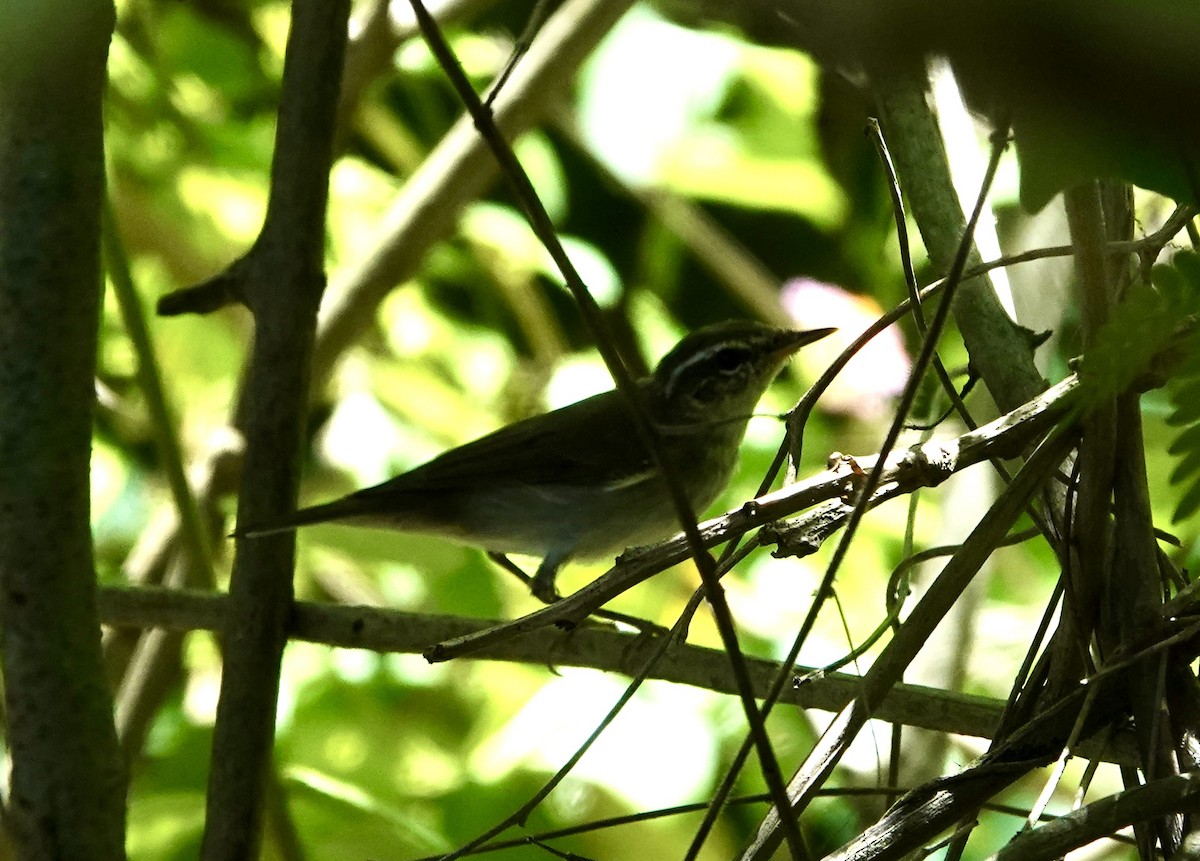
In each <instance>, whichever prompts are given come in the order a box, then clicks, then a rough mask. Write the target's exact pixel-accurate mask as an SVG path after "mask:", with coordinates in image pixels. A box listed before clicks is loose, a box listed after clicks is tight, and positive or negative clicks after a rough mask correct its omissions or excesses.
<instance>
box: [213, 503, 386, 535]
mask: <svg viewBox="0 0 1200 861" xmlns="http://www.w3.org/2000/svg"><path fill="white" fill-rule="evenodd" d="M367 508H368V504H367V503H366V502H364V500H362V499H358V498H355V497H354V496H346V497H343V498H342V499H337V500H334V501H333V502H326V503H324V504H323V505H312V506H309V507H308V508H301V509H299V510H298V511H293V512H291V513H290V514H285V515H283V516H282V517H277V518H275V519H273V520H269V521H266V522H262V523H251V524H246V525H241V524H239V525H238V528H237V529H235V530H234V531H233V532H231V533H230V535H229V537H230V538H262V537H264V536H267V535H278V534H279V533H282V532H291V531H293V530H295V529H297V528H298V527H301V526H309V525H311V524H314V523H330V522H333V521H337V520H350V519H353V518H355V517H361V516H362V515H363V514H365V513H367V511H366V510H365V509H367Z"/></svg>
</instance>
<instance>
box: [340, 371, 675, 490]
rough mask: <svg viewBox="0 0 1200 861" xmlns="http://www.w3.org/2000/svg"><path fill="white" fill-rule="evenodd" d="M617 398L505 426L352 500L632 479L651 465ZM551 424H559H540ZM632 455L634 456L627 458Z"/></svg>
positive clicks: (606, 397) (599, 398)
mask: <svg viewBox="0 0 1200 861" xmlns="http://www.w3.org/2000/svg"><path fill="white" fill-rule="evenodd" d="M620 397H621V396H620V395H619V394H618V393H617V392H615V391H612V392H605V393H603V394H600V395H596V396H594V397H591V398H587V399H586V400H582V401H579V402H578V403H574V404H571V405H570V406H566V407H563V408H562V409H560V410H555V411H554V412H553V413H550V414H548V415H547V416H536V417H534V418H530V419H526V420H524V421H520V422H517V423H515V424H511V425H508V426H506V427H503V428H500V429H499V430H497V431H495V432H493V433H491V434H489V435H487V436H485V437H482V438H480V439H478V440H475V441H474V442H470V443H467V444H466V445H463V446H459V447H458V448H455V449H451V450H450V451H448V452H446V453H445V454H443V455H441V456H439V457H436V458H434V459H433V460H431V461H429V462H428V463H426V464H424V465H422V466H418V467H416V468H415V469H413V470H411V471H409V472H406V473H404V474H403V475H400V476H397V477H396V478H393V479H392V480H390V481H387V482H384V483H383V484H379V485H376V486H375V487H370V488H367V489H366V490H361V491H359V492H358V493H356V494H354V496H361V497H370V496H375V495H376V494H387V493H395V492H398V491H409V490H414V491H415V490H424V491H438V490H453V489H456V488H460V487H471V486H479V485H487V484H531V485H537V484H545V483H554V484H565V485H579V484H596V483H605V482H611V481H619V480H622V479H624V478H627V477H628V475H629V473H630V472H631V471H633V472H637V471H641V470H648V469H649V468H650V465H651V460H650V456H649V454H648V453H647V452H646V451H645V447H644V446H643V445H642V443H641V440H640V439H639V438H638V435H637V431H636V428H635V426H634V423H633V417H632V415H631V413H630V411H629V408H628V407H627V406H626V405H625V404H624V403H623V402H621V401H620ZM550 416H553V417H555V418H557V419H559V420H558V421H555V420H553V419H550V420H549V421H547V419H548V417H550ZM631 449H633V450H635V451H636V454H634V455H633V456H632V457H631V456H630V455H631V451H630V450H631ZM614 453H616V454H617V455H618V456H616V457H614ZM631 467H633V469H632V470H631Z"/></svg>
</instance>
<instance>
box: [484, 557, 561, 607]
mask: <svg viewBox="0 0 1200 861" xmlns="http://www.w3.org/2000/svg"><path fill="white" fill-rule="evenodd" d="M487 557H488V559H491V560H492V561H493V562H495V563H496V564H497V565H499V566H500V567H501V568H503V569H504V570H505V571H507V572H508V573H509V574H512V575H513V576H514V577H516V578H517V579H518V580H520V581H521V582H522V583H524V584H525V585H526V586H527V587H528V588H529V590H530V591H531V592H532V591H533V583H534V579H533V578H532V577H530V576H529V575H528V574H526V573H525V572H524V571H523V570H522V569H521V566H520V565H518V564H517V563H516V562H513V561H512V560H511V559H509V558H508V556H506V555H505V554H503V553H496V552H494V551H492V550H488V551H487ZM534 594H535V596H536V594H537V593H536V592H535V593H534ZM547 603H548V602H547Z"/></svg>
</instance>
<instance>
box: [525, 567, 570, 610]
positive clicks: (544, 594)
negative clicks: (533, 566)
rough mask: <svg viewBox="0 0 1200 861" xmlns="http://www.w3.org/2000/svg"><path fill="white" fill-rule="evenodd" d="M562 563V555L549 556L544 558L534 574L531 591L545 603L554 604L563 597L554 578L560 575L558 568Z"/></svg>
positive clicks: (530, 586)
mask: <svg viewBox="0 0 1200 861" xmlns="http://www.w3.org/2000/svg"><path fill="white" fill-rule="evenodd" d="M562 563H563V558H562V557H561V556H558V555H551V556H547V557H546V558H544V559H543V560H542V564H541V565H539V566H538V569H537V571H535V572H534V574H533V580H532V581H531V582H530V584H529V591H531V592H532V593H533V597H535V598H537V599H538V600H539V601H541V602H542V603H543V604H553V603H554V602H555V601H557V600H559V599H560V598H561V597H562V596H561V595H559V594H558V588H557V587H556V586H555V585H554V579H555V578H556V577H557V576H558V569H559V567H560V566H561V565H562Z"/></svg>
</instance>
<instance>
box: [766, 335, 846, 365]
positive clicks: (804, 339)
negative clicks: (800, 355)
mask: <svg viewBox="0 0 1200 861" xmlns="http://www.w3.org/2000/svg"><path fill="white" fill-rule="evenodd" d="M836 331H837V329H836V328H829V329H808V330H805V331H802V332H793V331H781V332H780V333H779V346H778V347H777V348H776V349H775V354H776V355H777V356H779V357H780V358H781V359H782V358H784V357H785V356H790V355H791V354H792V353H794V352H796V351H797V350H799V349H800V348H801V347H805V346H807V345H809V344H811V343H813V342H814V341H819V340H821V339H822V338H825V337H827V336H829V335H832V334H833V333H834V332H836Z"/></svg>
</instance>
